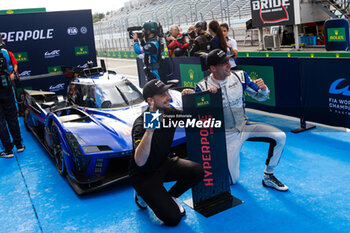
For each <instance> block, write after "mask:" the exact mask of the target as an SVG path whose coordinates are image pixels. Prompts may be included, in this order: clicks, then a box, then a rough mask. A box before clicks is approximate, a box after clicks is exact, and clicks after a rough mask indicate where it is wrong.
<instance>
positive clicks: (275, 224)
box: [0, 113, 350, 233]
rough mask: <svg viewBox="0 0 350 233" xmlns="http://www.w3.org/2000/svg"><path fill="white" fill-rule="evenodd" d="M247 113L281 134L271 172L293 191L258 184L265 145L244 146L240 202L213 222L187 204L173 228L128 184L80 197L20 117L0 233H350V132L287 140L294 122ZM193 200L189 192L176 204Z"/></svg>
mask: <svg viewBox="0 0 350 233" xmlns="http://www.w3.org/2000/svg"><path fill="white" fill-rule="evenodd" d="M248 115H249V118H250V120H252V121H260V122H265V123H269V124H272V125H274V126H276V127H279V128H281V129H283V130H284V131H285V132H286V134H287V143H286V147H285V150H284V152H283V155H282V158H281V161H280V164H279V166H278V168H277V169H276V172H275V174H276V176H277V177H278V178H279V179H280V180H281V181H283V182H284V183H286V185H288V186H289V188H290V190H289V191H288V192H286V193H281V192H278V191H275V190H272V189H267V188H264V187H263V186H262V185H261V179H262V176H263V170H264V166H265V165H264V162H265V159H266V154H267V150H268V145H267V144H266V143H258V142H246V143H245V144H244V146H243V148H242V152H241V175H240V179H239V181H238V183H237V184H236V185H234V186H231V191H232V194H233V195H234V196H236V197H238V198H240V199H241V200H243V201H244V203H243V204H242V205H239V206H237V207H234V208H231V209H229V210H226V211H224V212H222V213H219V214H217V215H214V216H212V217H210V218H205V217H203V216H202V215H200V214H199V213H197V212H195V211H194V210H192V209H191V208H190V207H188V206H186V205H185V204H184V207H185V208H186V212H187V215H186V217H185V218H184V219H183V221H182V222H181V223H180V224H179V226H177V227H175V228H169V227H166V226H164V225H163V224H162V223H161V222H160V221H159V220H158V219H157V218H156V217H155V215H154V214H153V213H152V211H150V210H148V209H147V210H144V211H143V210H140V209H138V207H137V206H136V205H135V204H134V201H133V190H132V188H131V186H130V184H129V183H128V181H125V182H122V183H120V184H116V185H114V186H112V187H109V188H107V189H104V190H101V191H98V192H95V193H91V194H88V195H85V196H82V197H79V196H77V195H76V194H75V193H74V191H73V190H72V189H71V187H70V186H69V184H68V182H67V181H66V179H65V178H62V177H61V176H60V175H59V173H58V172H57V170H56V167H55V165H54V162H53V160H52V159H51V158H50V157H49V155H48V154H47V153H46V151H45V150H44V149H43V148H42V147H41V145H40V144H39V143H38V142H37V141H36V139H35V138H34V137H33V136H32V135H31V133H29V132H27V131H26V130H25V129H24V127H23V122H22V119H21V129H22V135H23V138H24V144H25V145H26V150H25V151H24V152H23V153H20V154H16V157H17V158H18V161H19V165H18V164H17V161H16V159H15V158H13V159H0V171H1V173H0V174H1V178H0V185H1V188H0V205H1V209H0V232H124V233H125V232H142V233H143V232H350V156H349V146H350V133H344V132H339V131H335V130H328V129H326V128H322V127H317V128H316V129H314V130H311V131H309V132H304V133H301V134H292V133H289V131H290V130H291V129H294V128H297V127H298V122H294V121H289V120H285V119H281V118H277V117H270V116H269V117H267V116H265V115H260V114H256V113H248ZM21 172H22V174H23V177H22V174H21ZM171 185H172V183H169V184H167V185H166V187H171ZM190 197H191V191H188V192H186V193H185V194H184V195H183V196H181V197H180V200H181V201H184V200H187V199H189V198H190Z"/></svg>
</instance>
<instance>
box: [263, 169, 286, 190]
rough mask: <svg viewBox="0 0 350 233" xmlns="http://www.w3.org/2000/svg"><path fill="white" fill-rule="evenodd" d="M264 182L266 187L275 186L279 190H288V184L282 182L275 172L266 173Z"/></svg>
mask: <svg viewBox="0 0 350 233" xmlns="http://www.w3.org/2000/svg"><path fill="white" fill-rule="evenodd" d="M262 184H263V186H264V187H269V188H274V189H276V190H278V191H282V192H285V191H287V190H288V186H287V185H284V184H282V183H281V182H280V181H279V180H278V179H277V178H276V177H275V176H274V175H273V174H267V173H265V174H264V178H263V180H262Z"/></svg>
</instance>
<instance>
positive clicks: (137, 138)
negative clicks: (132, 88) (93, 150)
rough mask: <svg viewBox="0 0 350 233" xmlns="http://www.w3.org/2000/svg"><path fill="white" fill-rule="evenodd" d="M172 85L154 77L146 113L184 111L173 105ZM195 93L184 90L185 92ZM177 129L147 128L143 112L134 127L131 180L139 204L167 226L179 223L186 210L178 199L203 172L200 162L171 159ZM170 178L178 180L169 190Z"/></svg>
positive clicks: (148, 90) (147, 94) (146, 93)
mask: <svg viewBox="0 0 350 233" xmlns="http://www.w3.org/2000/svg"><path fill="white" fill-rule="evenodd" d="M169 87H170V85H165V84H164V83H163V82H162V81H160V80H151V81H149V82H148V83H147V84H146V85H145V86H144V88H143V97H144V99H145V101H146V102H147V103H148V105H149V107H148V108H147V110H146V113H147V112H151V113H153V114H152V115H153V117H159V116H160V115H162V117H163V116H165V115H167V116H176V115H178V114H181V113H182V112H181V111H180V110H176V109H173V108H171V106H170V99H171V97H170V95H169V93H168V89H169ZM193 92H194V91H193V90H191V89H185V90H183V91H182V94H183V95H185V94H190V93H193ZM172 120H175V121H176V120H178V119H176V118H175V119H172ZM175 130H176V128H175V127H172V128H163V126H162V125H161V126H160V128H159V129H145V128H144V113H142V114H141V115H140V116H139V117H138V118H137V119H136V120H135V122H134V125H133V128H132V142H133V150H134V155H133V156H132V157H131V160H130V168H129V176H130V181H131V184H132V185H133V187H134V189H135V191H136V192H135V196H134V198H135V202H136V204H137V205H138V206H139V207H140V208H141V209H146V208H147V206H149V207H150V208H151V209H152V210H153V212H154V213H155V215H156V216H157V217H158V218H159V219H160V220H161V221H163V222H164V224H165V225H168V226H176V225H177V224H178V223H179V222H180V221H181V218H182V217H183V216H184V215H185V209H184V208H183V207H182V206H181V205H180V204H179V203H178V201H177V199H176V198H178V197H179V196H181V195H182V194H183V193H184V192H186V191H187V190H188V189H190V188H191V187H193V186H194V185H195V184H197V183H198V182H200V180H201V179H202V177H203V175H204V171H203V168H202V166H201V165H200V164H198V163H195V162H192V161H189V160H185V159H181V158H179V157H173V158H169V153H170V150H171V145H172V142H173V138H174V134H175ZM169 181H176V183H175V184H174V185H173V186H172V187H171V188H170V189H169V190H168V191H167V190H166V189H165V188H164V186H163V183H164V182H169Z"/></svg>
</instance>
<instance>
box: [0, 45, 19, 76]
mask: <svg viewBox="0 0 350 233" xmlns="http://www.w3.org/2000/svg"><path fill="white" fill-rule="evenodd" d="M0 48H4V49H6V44H5V42H4V41H3V40H1V41H0ZM6 50H7V49H6ZM7 52H8V54H9V56H10V64H11V65H12V67H13V71H12V72H11V74H10V78H11V81H12V82H14V80H15V78H16V76H17V78H18V62H17V61H16V58H15V55H13V53H12V52H11V51H9V50H7Z"/></svg>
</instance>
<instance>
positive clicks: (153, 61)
mask: <svg viewBox="0 0 350 233" xmlns="http://www.w3.org/2000/svg"><path fill="white" fill-rule="evenodd" d="M142 28H143V33H144V36H145V41H144V40H143V38H139V36H138V34H137V33H134V34H133V35H132V39H133V40H134V50H135V53H136V54H142V53H144V54H145V58H144V63H145V72H146V76H147V78H148V80H152V79H158V80H160V76H159V73H158V70H159V61H160V58H161V51H160V43H159V41H158V38H157V36H158V24H157V23H156V22H152V21H147V22H145V23H144V24H143V26H142ZM139 40H140V42H141V45H140V42H139Z"/></svg>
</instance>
